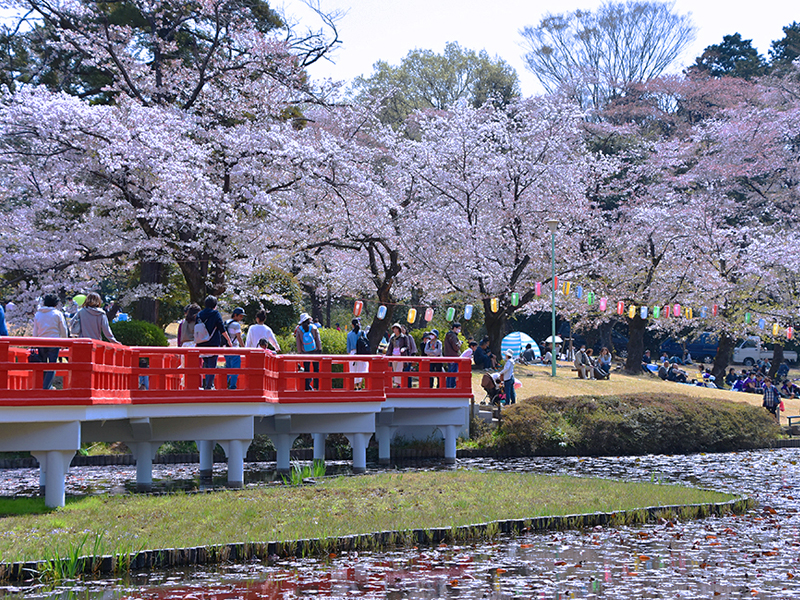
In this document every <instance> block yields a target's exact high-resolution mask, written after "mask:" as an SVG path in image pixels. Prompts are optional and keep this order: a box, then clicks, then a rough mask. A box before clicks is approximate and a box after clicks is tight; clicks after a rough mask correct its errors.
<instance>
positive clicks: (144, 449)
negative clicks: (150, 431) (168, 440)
mask: <svg viewBox="0 0 800 600" xmlns="http://www.w3.org/2000/svg"><path fill="white" fill-rule="evenodd" d="M129 446H130V449H131V452H132V453H133V456H134V458H135V459H136V491H139V492H149V491H150V490H151V489H153V459H154V458H155V457H156V452H158V447H159V446H161V442H134V443H131V444H129Z"/></svg>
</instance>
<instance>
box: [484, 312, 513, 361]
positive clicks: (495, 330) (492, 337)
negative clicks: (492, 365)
mask: <svg viewBox="0 0 800 600" xmlns="http://www.w3.org/2000/svg"><path fill="white" fill-rule="evenodd" d="M483 314H484V325H486V335H487V336H489V349H490V350H491V351H492V352H493V353H494V355H495V356H500V346H501V344H502V343H503V337H504V336H505V335H506V326H507V324H508V314H507V313H506V311H505V310H503V309H502V308H501V310H498V311H497V312H496V313H495V312H492V301H491V300H490V299H488V298H487V299H484V301H483Z"/></svg>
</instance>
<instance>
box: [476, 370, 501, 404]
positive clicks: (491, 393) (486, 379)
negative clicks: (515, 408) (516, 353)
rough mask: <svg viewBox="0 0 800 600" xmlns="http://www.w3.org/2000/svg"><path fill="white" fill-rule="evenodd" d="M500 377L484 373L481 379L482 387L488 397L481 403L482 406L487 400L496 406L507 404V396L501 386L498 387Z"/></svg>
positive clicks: (496, 374) (495, 374)
mask: <svg viewBox="0 0 800 600" xmlns="http://www.w3.org/2000/svg"><path fill="white" fill-rule="evenodd" d="M499 376H500V374H499V373H484V374H483V377H481V387H482V388H483V389H484V390H486V397H485V398H484V399H483V400H482V401H481V404H485V403H486V401H487V400H488V401H489V404H493V405H495V406H500V405H501V404H505V402H506V395H505V393H504V392H503V390H502V389H501V388H500V386H499V385H497V380H498V378H499Z"/></svg>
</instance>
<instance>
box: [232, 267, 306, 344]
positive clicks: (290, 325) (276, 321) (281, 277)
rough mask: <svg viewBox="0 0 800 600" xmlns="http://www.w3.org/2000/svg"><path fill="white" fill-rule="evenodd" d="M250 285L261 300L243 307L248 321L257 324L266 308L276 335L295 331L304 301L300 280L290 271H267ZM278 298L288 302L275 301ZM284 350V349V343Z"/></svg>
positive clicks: (268, 322) (269, 269)
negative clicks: (258, 314)
mask: <svg viewBox="0 0 800 600" xmlns="http://www.w3.org/2000/svg"><path fill="white" fill-rule="evenodd" d="M249 285H250V288H251V289H252V290H253V294H254V295H256V296H257V297H258V299H256V300H253V301H251V302H250V303H248V304H247V305H246V306H245V307H244V310H245V313H246V314H247V320H248V322H250V323H253V322H255V317H256V313H257V312H258V311H259V310H261V309H262V308H263V309H265V310H266V311H267V325H269V326H270V327H272V329H274V330H275V332H276V333H277V332H282V333H287V332H292V331H294V328H295V326H296V325H297V319H298V317H299V316H300V311H299V306H300V305H301V303H302V300H303V293H302V291H301V290H300V284H299V283H298V281H297V278H295V276H294V275H292V274H291V273H289V272H288V271H283V270H281V269H277V268H268V269H266V270H265V271H263V272H262V273H258V274H256V275H254V276H253V277H252V278H251V279H250V282H249ZM276 296H278V297H280V298H283V299H284V300H285V302H284V303H279V302H274V301H273V300H272V299H271V298H275V297H276ZM279 343H281V342H279ZM281 348H283V344H282V343H281Z"/></svg>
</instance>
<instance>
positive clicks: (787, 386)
mask: <svg viewBox="0 0 800 600" xmlns="http://www.w3.org/2000/svg"><path fill="white" fill-rule="evenodd" d="M781 396H783V397H784V398H797V397H800V388H798V387H797V386H796V385H795V384H794V382H793V381H792V380H791V379H784V380H783V383H782V384H781Z"/></svg>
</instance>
